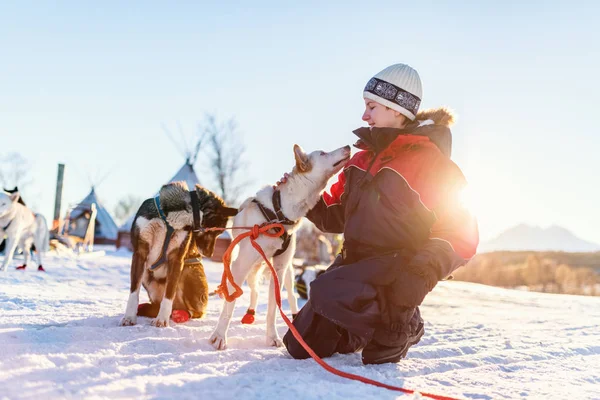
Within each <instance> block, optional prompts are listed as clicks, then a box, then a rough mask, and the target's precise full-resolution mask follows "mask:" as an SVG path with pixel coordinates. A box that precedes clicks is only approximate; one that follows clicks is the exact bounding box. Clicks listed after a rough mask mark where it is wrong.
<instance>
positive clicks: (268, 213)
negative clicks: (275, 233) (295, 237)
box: [252, 190, 296, 257]
mask: <svg viewBox="0 0 600 400" xmlns="http://www.w3.org/2000/svg"><path fill="white" fill-rule="evenodd" d="M271 199H272V200H273V208H274V209H275V211H273V210H271V209H269V208H267V207H265V205H264V204H262V203H261V202H260V201H258V200H256V199H252V202H254V203H256V205H257V206H258V209H259V210H260V212H261V214H262V215H263V217H265V219H266V220H267V222H279V223H280V224H283V225H295V224H296V221H292V220H291V219H288V218H287V217H286V216H285V215H284V214H283V211H281V193H280V192H279V190H275V191H274V192H273V197H272V198H271ZM279 238H280V239H281V240H282V241H283V243H282V245H281V249H279V250H277V251H276V252H275V254H273V257H275V256H278V255H280V254H283V253H284V252H285V251H286V250H287V248H288V246H289V245H290V241H291V236H290V235H289V234H288V233H287V232H285V231H284V232H283V235H281V236H279Z"/></svg>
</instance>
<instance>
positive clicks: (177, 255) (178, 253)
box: [151, 232, 192, 328]
mask: <svg viewBox="0 0 600 400" xmlns="http://www.w3.org/2000/svg"><path fill="white" fill-rule="evenodd" d="M191 237H192V235H191V234H190V233H188V232H176V233H175V234H174V235H173V239H172V241H171V243H173V244H174V248H172V249H170V250H169V252H168V253H167V268H168V270H167V288H166V290H165V296H164V297H163V299H162V301H161V302H160V310H159V311H158V315H157V316H156V318H154V319H153V320H152V322H151V323H152V325H154V326H156V327H159V328H163V327H166V326H169V319H170V318H171V313H172V312H173V299H174V297H175V291H176V290H177V285H178V284H179V277H180V276H181V270H182V269H183V262H184V258H185V255H186V253H187V250H188V247H189V245H190V240H191ZM178 243H179V245H177V244H178Z"/></svg>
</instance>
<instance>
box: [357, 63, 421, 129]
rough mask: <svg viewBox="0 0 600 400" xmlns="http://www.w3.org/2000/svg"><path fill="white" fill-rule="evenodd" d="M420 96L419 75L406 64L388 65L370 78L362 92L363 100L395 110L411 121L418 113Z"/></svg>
mask: <svg viewBox="0 0 600 400" xmlns="http://www.w3.org/2000/svg"><path fill="white" fill-rule="evenodd" d="M422 96H423V87H422V86H421V78H420V77H419V73H418V72H417V71H415V70H414V69H413V68H412V67H410V66H408V65H406V64H394V65H390V66H389V67H387V68H386V69H384V70H383V71H381V72H379V73H378V74H377V75H375V76H374V77H373V78H371V80H369V82H367V86H365V89H364V91H363V97H364V98H365V99H369V100H373V101H376V102H378V103H380V104H383V105H384V106H386V107H389V108H391V109H392V110H396V111H398V112H399V113H402V114H403V115H405V116H406V117H407V118H408V119H410V120H411V121H414V120H415V118H416V116H417V112H419V106H420V105H421V98H422Z"/></svg>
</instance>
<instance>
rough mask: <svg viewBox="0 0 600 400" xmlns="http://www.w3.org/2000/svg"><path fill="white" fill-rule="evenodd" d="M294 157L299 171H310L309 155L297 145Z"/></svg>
mask: <svg viewBox="0 0 600 400" xmlns="http://www.w3.org/2000/svg"><path fill="white" fill-rule="evenodd" d="M294 157H295V158H296V168H298V171H300V172H306V171H308V170H310V160H309V159H308V155H307V154H306V153H305V152H304V150H302V147H300V146H298V145H297V144H295V145H294Z"/></svg>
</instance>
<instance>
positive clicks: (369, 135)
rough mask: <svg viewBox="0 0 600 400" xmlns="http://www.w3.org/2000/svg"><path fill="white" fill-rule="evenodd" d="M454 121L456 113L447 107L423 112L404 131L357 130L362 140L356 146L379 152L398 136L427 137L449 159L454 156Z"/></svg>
mask: <svg viewBox="0 0 600 400" xmlns="http://www.w3.org/2000/svg"><path fill="white" fill-rule="evenodd" d="M454 120H455V116H454V113H453V112H452V111H450V110H449V109H447V108H445V107H441V108H434V109H429V110H423V111H420V112H419V113H418V114H417V118H416V119H415V120H414V121H412V122H411V123H409V124H408V125H407V126H406V128H404V129H396V128H367V127H363V128H359V129H357V130H355V131H354V134H355V135H356V136H358V137H359V138H360V139H359V140H358V142H356V144H355V145H354V146H355V147H358V148H359V149H362V150H366V149H372V150H375V151H378V150H382V149H383V148H385V147H387V146H388V145H389V144H390V143H391V142H392V141H394V140H395V139H396V138H397V137H398V135H418V136H427V137H428V138H429V139H430V140H431V141H432V142H433V143H434V144H435V145H436V146H437V147H438V148H439V149H440V150H441V152H442V153H443V154H444V155H446V156H447V157H448V158H449V157H450V156H451V154H452V133H451V132H450V126H451V125H452V124H453V123H454Z"/></svg>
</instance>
